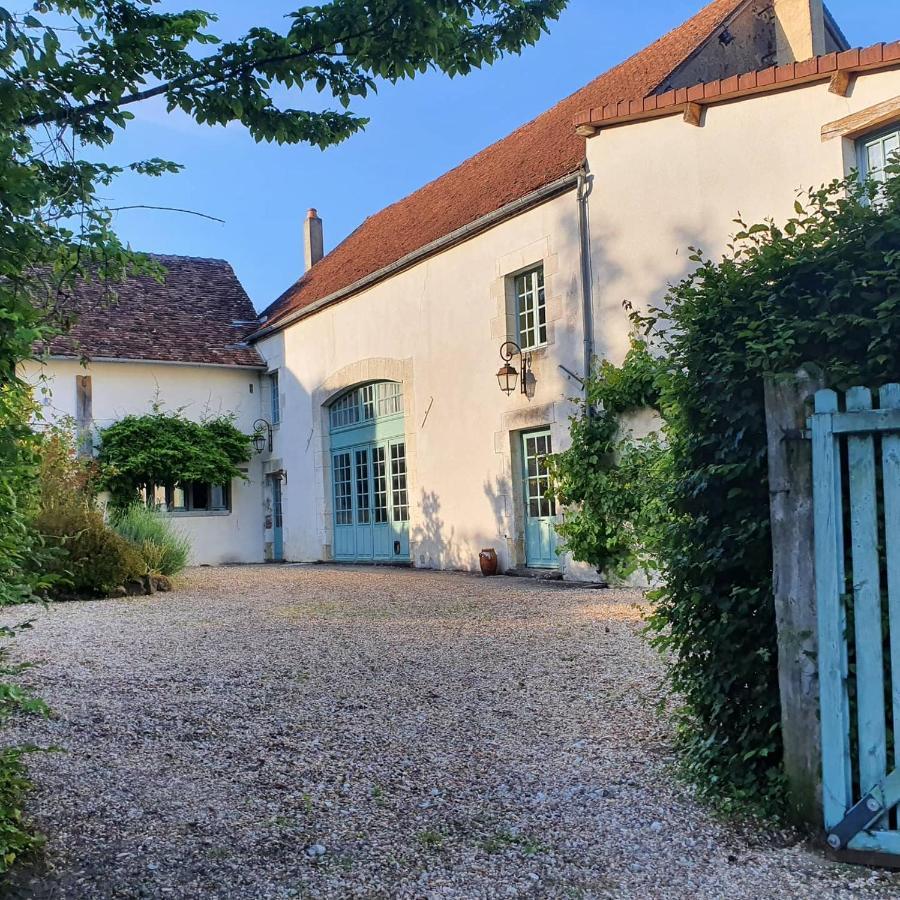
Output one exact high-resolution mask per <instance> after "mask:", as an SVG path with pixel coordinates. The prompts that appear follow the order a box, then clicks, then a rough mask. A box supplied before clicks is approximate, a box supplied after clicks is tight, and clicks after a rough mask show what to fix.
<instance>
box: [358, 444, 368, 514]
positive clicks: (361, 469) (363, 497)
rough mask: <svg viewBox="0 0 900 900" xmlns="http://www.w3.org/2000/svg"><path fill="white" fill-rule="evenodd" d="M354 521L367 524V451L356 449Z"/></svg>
mask: <svg viewBox="0 0 900 900" xmlns="http://www.w3.org/2000/svg"><path fill="white" fill-rule="evenodd" d="M356 521H357V523H358V524H360V525H368V524H369V451H368V450H357V451H356Z"/></svg>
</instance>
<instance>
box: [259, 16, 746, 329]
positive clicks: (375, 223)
mask: <svg viewBox="0 0 900 900" xmlns="http://www.w3.org/2000/svg"><path fill="white" fill-rule="evenodd" d="M745 2H746V0H714V2H713V3H710V4H709V5H708V6H706V7H705V8H704V9H703V10H701V11H700V12H699V13H697V15H695V16H694V17H693V18H691V19H689V20H688V21H687V22H685V23H684V24H683V25H681V26H680V27H679V28H676V29H675V30H674V31H671V32H669V33H668V34H667V35H665V36H664V37H662V38H660V39H659V40H657V41H655V42H654V43H653V44H651V45H650V46H649V47H647V48H646V49H645V50H642V51H641V52H640V53H638V54H636V55H635V56H632V57H631V58H630V59H628V60H626V61H625V62H623V63H621V64H619V65H618V66H616V67H615V68H613V69H611V70H610V71H608V72H607V73H605V74H604V75H601V76H600V77H599V78H597V79H595V80H594V81H592V82H591V83H590V84H588V85H587V86H586V87H584V88H582V89H581V90H580V91H577V92H576V93H575V94H572V95H571V96H570V97H568V98H567V99H565V100H563V101H562V102H561V103H559V104H557V105H556V106H554V107H553V108H552V109H550V110H549V111H547V112H545V113H544V114H543V115H541V116H538V118H536V119H534V120H533V121H531V122H529V123H528V124H527V125H524V126H522V127H521V128H519V129H518V130H517V131H514V132H513V133H512V134H511V135H509V136H508V137H506V138H504V139H503V140H501V141H499V142H498V143H496V144H493V145H492V146H491V147H488V148H487V149H486V150H483V151H482V152H481V153H479V154H477V155H476V156H473V157H472V158H471V159H468V160H466V162H464V163H462V164H461V165H460V166H458V167H457V168H455V169H453V170H452V171H450V172H448V173H447V174H446V175H443V176H441V177H440V178H438V179H437V180H436V181H432V182H431V183H430V184H428V185H426V186H425V187H423V188H421V189H420V190H418V191H416V192H415V193H414V194H411V195H410V196H409V197H407V198H406V199H404V200H401V201H399V202H398V203H395V204H393V205H392V206H388V207H387V208H385V209H383V210H382V211H381V212H379V213H376V214H375V215H373V216H371V217H370V218H368V219H366V221H365V222H363V224H362V225H360V227H359V228H357V229H356V231H354V232H353V233H352V234H350V235H349V237H347V238H346V239H345V240H344V241H343V242H342V243H340V244H339V245H338V246H337V247H336V248H335V249H334V250H332V251H331V253H329V254H327V255H326V256H325V257H323V258H322V259H321V260H320V261H319V262H318V263H316V265H314V266H313V267H312V268H311V269H310V270H309V271H308V272H306V273H305V274H304V275H303V276H302V277H301V278H300V280H299V281H297V282H296V283H295V284H294V285H292V286H291V287H290V288H289V289H288V290H287V291H285V292H284V294H282V295H281V296H280V297H279V298H278V299H277V300H275V302H274V303H272V304H271V305H270V306H269V307H268V309H266V310H265V311H264V313H263V315H264V316H267V317H268V320H267V322H266V323H265V324H266V325H267V326H269V325H272V324H274V323H275V322H276V321H277V320H279V319H281V318H282V317H284V316H286V315H288V314H289V313H291V312H292V311H294V310H296V309H301V308H303V307H306V306H309V305H310V304H313V303H315V302H317V301H319V300H322V299H324V298H326V297H329V296H331V295H332V294H335V293H336V292H338V291H342V290H344V289H346V288H348V287H350V286H351V285H354V284H355V283H356V282H358V281H359V280H360V279H363V278H365V277H367V276H370V275H372V274H373V273H375V272H378V271H379V270H381V269H383V268H385V267H386V266H389V265H391V264H392V263H395V262H397V261H398V260H400V259H402V258H403V257H405V256H407V255H408V254H410V253H413V252H415V251H417V250H419V249H421V248H422V247H425V246H426V245H428V244H430V243H432V242H433V241H436V240H438V239H439V238H442V237H444V236H446V235H448V234H451V233H452V232H454V231H456V230H457V229H459V228H463V227H464V226H466V225H469V224H471V223H472V222H474V221H476V220H477V219H480V218H482V217H483V216H486V215H488V214H489V213H492V212H495V211H496V210H498V209H500V208H501V207H503V206H506V205H507V204H509V203H512V202H513V201H516V200H519V199H521V198H523V197H526V196H527V195H528V194H530V193H532V192H533V191H536V190H538V189H539V188H542V187H544V186H545V185H548V184H550V183H551V182H554V181H556V180H558V179H560V178H562V177H564V176H565V175H568V174H570V173H573V172H575V171H576V170H577V169H578V167H579V166H580V165H581V163H582V161H583V160H584V156H585V145H584V139H583V138H581V137H579V136H578V135H576V134H575V133H574V130H573V128H572V121H573V119H574V117H575V115H576V114H577V113H578V112H580V111H581V110H584V109H588V108H591V107H597V106H601V107H602V106H604V105H605V104H608V103H618V102H619V101H625V102H628V101H631V100H640V99H642V98H643V97H644V96H646V95H647V94H649V93H651V92H652V91H653V90H654V89H656V88H657V87H658V86H659V85H660V84H661V83H662V82H663V81H664V80H665V79H666V78H667V77H668V76H669V75H670V74H671V72H672V71H673V70H674V69H676V68H677V67H678V66H679V65H680V64H681V63H682V62H684V61H685V60H686V59H687V58H688V57H689V56H690V55H691V54H692V53H693V52H694V51H695V50H697V49H698V48H699V47H700V45H701V44H703V42H704V41H706V39H707V38H709V37H710V35H711V34H712V33H713V32H715V30H716V29H717V28H718V27H719V26H720V25H722V24H723V23H724V22H725V21H726V20H727V19H728V18H729V17H730V16H731V15H732V14H733V13H735V12H736V11H737V10H738V9H739V8H740V7H741V6H743V5H744V3H745Z"/></svg>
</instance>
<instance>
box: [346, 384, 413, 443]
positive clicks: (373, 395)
mask: <svg viewBox="0 0 900 900" xmlns="http://www.w3.org/2000/svg"><path fill="white" fill-rule="evenodd" d="M402 413H403V385H402V384H400V383H399V382H396V381H381V382H378V383H377V384H365V385H363V386H362V387H358V388H354V389H353V390H352V391H348V392H347V393H346V394H344V395H343V396H342V397H338V399H337V400H335V401H334V403H332V404H331V408H330V409H329V421H330V423H331V430H332V431H334V430H336V429H339V428H351V427H353V426H355V425H361V424H364V423H366V422H371V421H373V420H374V419H380V418H382V417H384V416H396V415H400V414H402Z"/></svg>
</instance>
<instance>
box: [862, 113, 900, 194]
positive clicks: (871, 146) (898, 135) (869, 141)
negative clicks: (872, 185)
mask: <svg viewBox="0 0 900 900" xmlns="http://www.w3.org/2000/svg"><path fill="white" fill-rule="evenodd" d="M859 150H860V171H861V172H862V173H863V175H869V176H871V177H872V178H874V179H875V181H880V182H884V180H885V177H886V176H885V171H884V170H885V167H886V166H887V165H888V164H889V163H891V162H900V156H898V153H900V128H897V127H894V128H893V129H892V130H891V131H887V132H882V133H881V134H879V135H876V136H875V137H872V136H871V135H870V136H869V137H867V138H864V139H863V140H862V141H860V146H859Z"/></svg>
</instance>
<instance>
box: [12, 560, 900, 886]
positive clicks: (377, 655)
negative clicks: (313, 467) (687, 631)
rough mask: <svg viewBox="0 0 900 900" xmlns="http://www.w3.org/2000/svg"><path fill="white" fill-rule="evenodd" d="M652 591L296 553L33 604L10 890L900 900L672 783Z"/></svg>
mask: <svg viewBox="0 0 900 900" xmlns="http://www.w3.org/2000/svg"><path fill="white" fill-rule="evenodd" d="M639 601H640V596H639V595H638V594H636V593H633V592H627V591H626V592H622V591H597V590H583V589H572V588H566V587H560V586H554V585H546V584H543V585H542V584H539V583H536V582H531V581H527V580H522V579H512V578H495V579H481V578H478V577H474V576H469V575H460V574H449V573H436V572H415V571H407V570H390V569H380V570H378V569H362V568H359V569H357V568H339V567H331V566H284V567H277V568H276V567H269V568H265V567H242V568H221V569H197V570H194V571H192V572H191V573H190V574H189V575H188V577H187V579H186V583H185V584H184V585H182V587H181V589H180V590H179V591H178V592H177V593H175V594H171V595H157V596H156V597H151V598H135V599H130V600H121V601H119V600H117V601H106V602H97V603H72V604H67V605H60V606H57V607H54V608H51V609H50V610H49V611H37V612H36V613H35V615H36V619H37V621H36V623H35V627H34V629H33V630H32V631H31V632H29V633H26V634H25V635H23V637H22V638H21V639H19V640H18V642H17V646H18V648H19V652H20V654H21V655H22V656H23V657H24V658H27V659H31V660H35V661H38V662H39V663H40V668H38V669H37V670H35V672H34V673H32V676H31V678H32V681H33V682H34V683H35V684H36V685H37V686H38V687H39V689H40V691H41V692H42V693H43V695H44V696H45V697H46V698H47V699H48V700H49V701H50V703H51V704H52V706H53V708H54V710H55V714H56V715H55V718H54V719H53V720H51V721H48V722H33V721H31V722H28V723H25V724H24V725H22V726H21V729H20V731H19V733H18V734H17V735H16V737H17V738H19V739H22V738H29V739H32V740H35V741H37V742H40V743H42V744H45V745H50V744H52V745H55V746H57V747H59V748H61V752H58V753H52V754H41V755H38V756H35V757H34V758H33V759H32V768H33V772H34V777H35V780H36V782H37V790H36V792H35V794H34V795H33V798H32V804H31V809H32V812H33V814H34V816H35V817H36V819H37V820H38V823H39V825H40V827H41V828H42V829H43V830H44V832H45V833H46V834H47V835H48V836H49V843H48V849H47V863H46V868H45V869H44V870H42V871H41V872H40V874H38V875H33V876H20V879H19V887H18V892H19V896H28V897H35V898H42V897H47V898H49V897H53V898H78V900H89V898H103V900H106V898H125V897H129V898H131V897H171V898H204V900H205V898H240V900H243V898H287V897H341V898H343V897H392V898H393V897H455V898H481V897H485V898H488V897H518V896H522V897H571V898H576V897H584V898H589V897H600V898H602V897H628V898H657V897H659V898H681V897H685V898H687V897H690V898H732V897H734V898H737V897H740V898H775V897H790V898H805V897H809V898H813V897H815V898H817V900H821V898H826V897H888V896H897V895H898V893H900V880H898V879H897V877H896V876H888V875H885V874H873V873H871V872H869V871H867V870H864V869H854V868H849V867H843V866H835V865H831V864H828V863H825V862H824V861H823V860H822V859H821V858H820V857H819V855H818V854H817V853H815V852H813V851H811V850H809V849H807V848H805V847H804V846H803V845H791V844H790V842H786V841H785V840H784V839H783V838H772V837H769V836H766V835H752V834H749V835H748V834H743V835H740V834H737V833H736V832H735V831H733V830H732V829H730V828H728V827H726V826H724V825H722V824H720V823H717V822H716V821H715V820H713V819H712V818H711V817H710V816H709V814H707V813H706V812H705V811H704V810H703V809H702V808H700V807H698V806H697V805H695V804H694V803H693V802H692V801H691V799H690V797H688V796H687V795H686V794H685V793H684V792H683V791H682V790H681V789H679V787H678V786H677V785H676V784H674V783H673V781H672V778H671V776H670V774H669V771H668V769H669V765H670V762H671V755H670V754H671V750H670V733H669V728H668V726H667V724H666V721H665V719H664V718H663V717H662V716H661V715H660V714H659V712H658V708H659V707H660V705H661V703H660V701H664V699H665V692H664V688H663V686H662V682H661V670H660V666H659V662H658V660H657V659H656V658H655V655H654V653H653V651H651V650H649V649H647V648H646V647H645V646H644V644H643V643H642V641H641V639H640V637H639V631H640V628H641V622H640V614H641V611H640V609H639V607H638V605H637V604H638V603H639ZM19 612H20V611H19ZM2 618H3V621H6V622H10V621H14V620H15V619H16V616H15V615H14V614H11V613H10V612H9V611H7V612H6V613H5V614H4V616H3V617H2Z"/></svg>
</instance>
